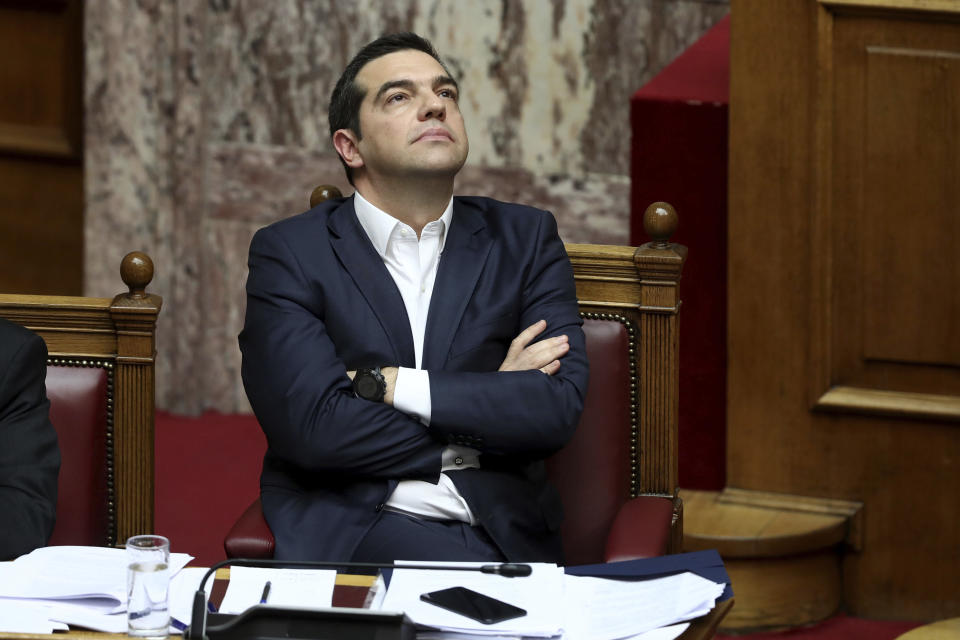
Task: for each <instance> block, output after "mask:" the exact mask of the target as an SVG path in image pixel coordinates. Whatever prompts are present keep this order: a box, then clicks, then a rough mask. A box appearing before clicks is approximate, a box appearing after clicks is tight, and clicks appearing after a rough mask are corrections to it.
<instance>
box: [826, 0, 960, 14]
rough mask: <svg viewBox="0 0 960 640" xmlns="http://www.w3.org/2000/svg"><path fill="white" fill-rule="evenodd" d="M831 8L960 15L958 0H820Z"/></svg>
mask: <svg viewBox="0 0 960 640" xmlns="http://www.w3.org/2000/svg"><path fill="white" fill-rule="evenodd" d="M818 1H819V2H820V4H822V5H824V6H827V7H830V8H831V9H854V10H858V9H859V10H871V11H875V10H881V11H930V12H936V13H948V14H956V15H957V16H958V17H960V3H958V2H957V1H956V0H818Z"/></svg>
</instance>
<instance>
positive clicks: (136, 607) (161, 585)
mask: <svg viewBox="0 0 960 640" xmlns="http://www.w3.org/2000/svg"><path fill="white" fill-rule="evenodd" d="M169 588H170V541H169V540H167V539H166V538H164V537H163V536H155V535H143V536H133V537H132V538H130V539H129V540H127V634H128V635H131V636H135V637H137V638H166V637H167V632H168V630H169V627H170V613H169V611H168V610H167V592H168V591H169Z"/></svg>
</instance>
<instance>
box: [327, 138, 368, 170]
mask: <svg viewBox="0 0 960 640" xmlns="http://www.w3.org/2000/svg"><path fill="white" fill-rule="evenodd" d="M358 142H359V140H357V136H356V134H354V133H353V131H351V130H350V129H337V130H336V131H334V132H333V148H334V149H336V150H337V153H339V154H340V157H341V158H343V161H344V162H345V163H346V164H347V166H348V167H350V168H351V169H359V168H360V167H362V166H363V158H362V157H360V147H359V146H358V144H357V143H358Z"/></svg>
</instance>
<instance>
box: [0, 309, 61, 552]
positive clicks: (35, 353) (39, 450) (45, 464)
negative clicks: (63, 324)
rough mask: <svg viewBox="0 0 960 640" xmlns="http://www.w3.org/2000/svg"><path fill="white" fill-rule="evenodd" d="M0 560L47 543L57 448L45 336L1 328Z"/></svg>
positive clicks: (54, 496)
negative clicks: (0, 523)
mask: <svg viewBox="0 0 960 640" xmlns="http://www.w3.org/2000/svg"><path fill="white" fill-rule="evenodd" d="M0 330H2V331H0V340H3V341H5V342H6V344H3V345H0V513H2V514H3V517H4V519H5V524H4V525H3V526H0V560H10V559H12V558H15V557H17V556H19V555H22V554H24V553H28V552H30V551H32V550H33V549H36V548H37V547H42V546H44V545H46V544H47V540H49V538H50V534H51V533H53V525H54V521H55V518H56V504H57V475H58V473H59V470H60V450H59V449H58V447H57V433H56V431H55V430H54V428H53V425H52V424H51V423H50V417H49V407H50V402H49V401H48V400H47V394H46V387H45V381H46V359H47V351H46V345H45V344H44V342H43V340H42V339H41V338H40V337H38V336H36V335H33V334H27V333H26V332H25V331H24V332H20V331H16V332H14V333H10V332H7V331H6V330H4V327H0Z"/></svg>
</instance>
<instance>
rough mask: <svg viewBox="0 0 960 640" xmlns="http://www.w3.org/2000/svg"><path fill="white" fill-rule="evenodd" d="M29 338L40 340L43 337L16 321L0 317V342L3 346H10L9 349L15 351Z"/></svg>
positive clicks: (28, 340)
mask: <svg viewBox="0 0 960 640" xmlns="http://www.w3.org/2000/svg"><path fill="white" fill-rule="evenodd" d="M31 340H39V341H41V342H42V341H43V338H41V337H40V336H38V335H37V334H35V333H34V332H33V331H30V330H29V329H27V328H25V327H21V326H20V325H18V324H17V323H16V322H10V321H9V320H6V319H4V318H0V344H2V345H3V346H4V347H10V350H11V351H16V350H18V349H19V348H20V347H21V346H22V345H24V344H27V343H29V342H30V341H31Z"/></svg>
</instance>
